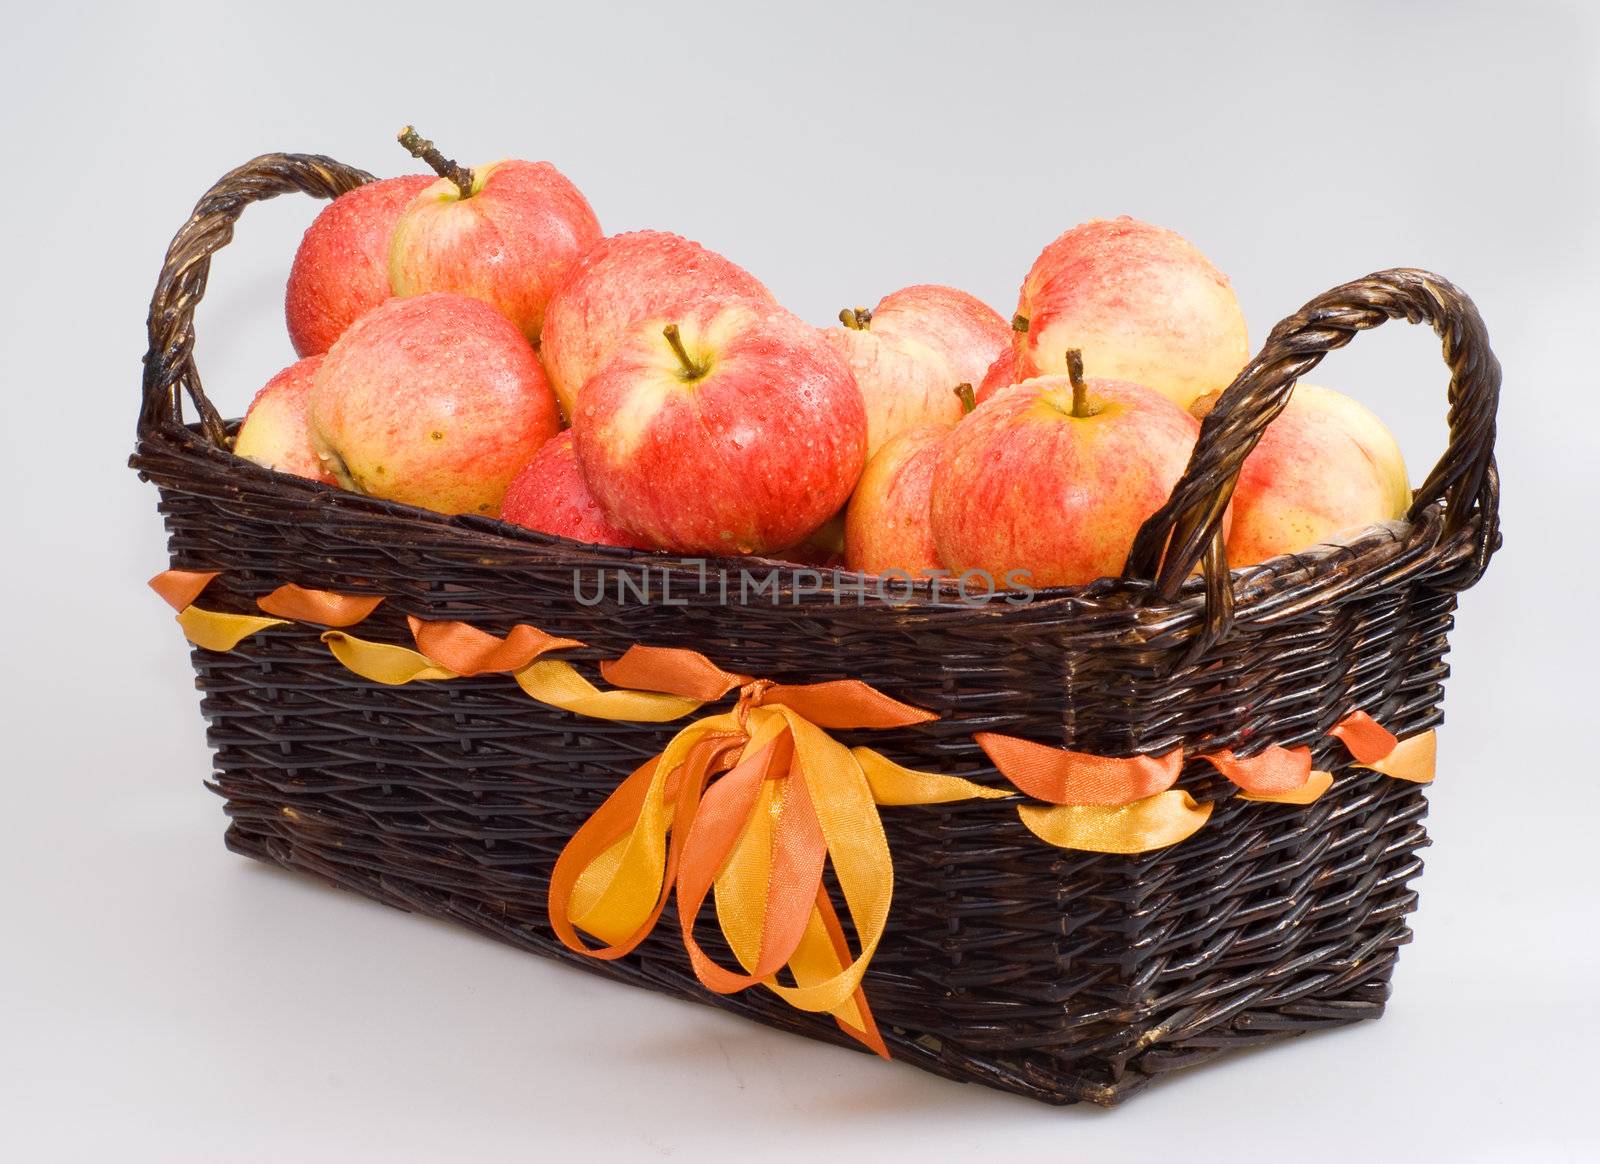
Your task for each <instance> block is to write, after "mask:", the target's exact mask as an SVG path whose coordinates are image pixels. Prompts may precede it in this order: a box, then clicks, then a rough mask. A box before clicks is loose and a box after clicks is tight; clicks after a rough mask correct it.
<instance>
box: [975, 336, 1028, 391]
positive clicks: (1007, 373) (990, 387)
mask: <svg viewBox="0 0 1600 1164" xmlns="http://www.w3.org/2000/svg"><path fill="white" fill-rule="evenodd" d="M1026 378H1027V377H1025V376H1019V375H1018V374H1017V353H1016V352H1015V351H1014V350H1012V349H1011V348H1007V349H1006V350H1005V351H1003V352H1001V353H1000V354H999V355H998V356H996V357H995V358H994V363H992V364H990V365H989V370H988V371H986V372H985V373H984V374H983V379H982V380H980V381H979V382H978V390H977V392H976V393H975V397H976V399H977V402H978V403H979V404H982V403H983V402H984V401H985V400H987V399H989V397H991V396H993V395H994V394H995V393H996V392H998V391H1000V389H1002V388H1009V387H1011V385H1013V384H1015V383H1016V382H1017V381H1018V380H1023V379H1026Z"/></svg>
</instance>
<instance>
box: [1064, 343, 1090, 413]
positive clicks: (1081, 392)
mask: <svg viewBox="0 0 1600 1164" xmlns="http://www.w3.org/2000/svg"><path fill="white" fill-rule="evenodd" d="M1067 379H1069V380H1071V381H1072V415H1073V416H1076V417H1078V418H1079V419H1080V420H1081V419H1083V418H1084V417H1086V416H1089V415H1090V412H1089V385H1088V384H1086V383H1084V380H1083V353H1082V352H1081V351H1079V350H1078V349H1077V348H1070V349H1068V351H1067Z"/></svg>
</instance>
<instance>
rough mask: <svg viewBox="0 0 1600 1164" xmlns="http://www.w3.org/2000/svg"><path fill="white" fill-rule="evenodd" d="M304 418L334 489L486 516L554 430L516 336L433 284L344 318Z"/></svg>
mask: <svg viewBox="0 0 1600 1164" xmlns="http://www.w3.org/2000/svg"><path fill="white" fill-rule="evenodd" d="M310 416H311V439H312V441H313V443H314V444H315V446H316V448H317V452H318V454H319V455H320V456H321V457H322V459H323V462H324V463H325V464H326V465H327V466H328V468H329V469H330V471H331V472H332V473H333V475H334V476H335V477H336V478H337V479H338V481H339V483H340V484H341V485H343V486H344V487H345V488H347V489H354V490H356V491H357V492H359V493H365V494H368V495H370V496H373V497H382V498H385V499H387V500H389V501H399V502H404V503H405V504H407V505H420V506H422V507H424V508H427V509H434V510H438V511H439V512H440V513H485V514H491V515H492V514H496V513H498V512H499V511H500V500H501V498H502V497H503V496H504V495H505V491H506V486H507V485H509V484H510V482H511V478H512V477H514V476H515V475H516V474H517V471H518V470H520V469H521V468H522V467H523V466H524V465H526V464H527V463H528V461H529V459H531V458H532V456H533V454H534V453H535V452H537V451H538V449H539V446H540V445H542V444H544V442H545V441H547V440H549V439H550V438H551V437H552V436H554V435H555V434H556V432H557V431H558V430H559V429H560V427H561V413H560V410H559V409H558V408H557V407H556V398H555V394H554V393H553V392H551V391H550V385H549V383H548V382H547V381H546V380H545V377H544V369H542V368H541V367H540V366H539V358H538V357H537V356H536V355H534V352H533V348H532V347H531V346H529V344H528V341H527V340H526V339H524V338H523V336H522V333H521V332H520V331H518V330H517V329H516V327H515V326H514V325H513V324H512V323H511V322H510V321H509V320H507V319H506V318H505V316H503V315H501V314H500V313H499V312H498V311H496V310H495V309H494V308H492V307H490V306H489V305H488V304H486V303H482V302H480V301H479V300H476V299H469V298H467V297H466V296H464V295H450V294H446V293H444V292H433V293H431V294H426V295H416V296H411V297H407V298H395V299H390V300H388V301H387V302H385V303H382V304H380V305H379V306H377V307H375V308H374V309H373V310H371V311H369V312H368V313H367V314H366V315H363V316H362V317H361V318H360V319H358V320H356V322H355V323H353V324H351V325H350V329H349V330H348V331H346V332H345V333H344V334H343V335H342V336H340V337H339V340H338V342H337V343H335V344H334V345H333V348H332V350H330V351H329V352H328V354H327V355H326V356H324V357H323V361H322V366H321V367H320V368H319V369H317V375H316V379H315V382H314V383H313V384H312V387H311V401H310Z"/></svg>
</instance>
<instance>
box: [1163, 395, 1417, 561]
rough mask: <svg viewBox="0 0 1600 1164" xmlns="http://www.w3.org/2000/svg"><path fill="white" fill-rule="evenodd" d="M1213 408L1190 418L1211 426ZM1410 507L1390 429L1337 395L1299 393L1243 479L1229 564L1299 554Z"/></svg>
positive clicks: (1206, 401)
mask: <svg viewBox="0 0 1600 1164" xmlns="http://www.w3.org/2000/svg"><path fill="white" fill-rule="evenodd" d="M1214 403H1215V394H1212V395H1208V396H1204V397H1202V398H1201V399H1200V400H1198V401H1196V402H1195V404H1194V406H1193V408H1192V409H1191V411H1192V412H1194V413H1195V414H1196V415H1198V416H1201V417H1204V416H1205V414H1206V413H1207V412H1209V411H1210V409H1211V406H1212V404H1214ZM1410 507H1411V486H1410V484H1409V481H1408V478H1407V476H1406V464H1405V458H1404V457H1402V456H1401V454H1400V446H1399V445H1398V444H1397V443H1396V442H1395V439H1394V435H1393V434H1392V433H1390V432H1389V430H1388V429H1387V428H1386V427H1385V426H1384V423H1383V421H1381V420H1379V419H1378V418H1377V417H1376V416H1375V415H1373V413H1372V412H1371V411H1370V410H1369V409H1367V408H1366V407H1364V406H1363V405H1361V404H1360V403H1358V402H1357V401H1355V400H1352V399H1350V397H1348V396H1345V395H1344V394H1342V393H1339V392H1335V391H1333V390H1332V389H1331V388H1321V387H1318V386H1317V385H1315V384H1305V383H1300V384H1296V385H1295V388H1294V392H1293V394H1292V395H1291V396H1290V397H1289V403H1288V404H1287V405H1286V406H1285V407H1284V410H1283V411H1282V412H1280V413H1279V414H1278V415H1277V417H1276V418H1274V420H1273V421H1272V423H1271V424H1269V425H1268V426H1267V428H1266V431H1265V432H1263V433H1262V434H1261V439H1260V440H1259V441H1258V442H1257V443H1256V447H1255V448H1254V449H1252V450H1251V451H1250V455H1249V456H1248V457H1246V458H1245V462H1244V465H1243V467H1242V468H1241V469H1240V471H1239V481H1238V484H1237V485H1236V486H1235V487H1234V491H1233V525H1232V528H1231V529H1230V530H1229V532H1228V539H1227V548H1228V565H1229V566H1253V565H1255V564H1256V563H1258V562H1264V561H1266V560H1267V559H1268V558H1273V557H1276V556H1277V555H1279V554H1292V553H1296V552H1298V551H1300V550H1303V549H1306V548H1307V547H1309V546H1314V545H1318V544H1320V543H1322V542H1328V541H1333V540H1335V539H1336V538H1337V537H1338V536H1339V535H1341V534H1345V533H1351V532H1354V531H1355V530H1358V529H1363V528H1365V527H1366V526H1369V525H1375V524H1377V523H1379V522H1384V521H1390V520H1393V519H1394V518H1398V517H1404V516H1405V514H1406V510H1408V509H1409V508H1410Z"/></svg>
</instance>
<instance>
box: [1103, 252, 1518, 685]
mask: <svg viewBox="0 0 1600 1164" xmlns="http://www.w3.org/2000/svg"><path fill="white" fill-rule="evenodd" d="M1391 319H1404V320H1406V321H1408V322H1410V323H1421V322H1423V321H1424V320H1425V321H1427V322H1428V323H1430V324H1432V325H1433V330H1434V331H1435V332H1437V333H1438V334H1439V338H1440V339H1441V340H1442V341H1443V345H1444V359H1445V363H1447V364H1448V365H1449V366H1450V414H1449V421H1450V442H1449V444H1448V445H1447V446H1446V448H1445V451H1444V454H1443V456H1441V457H1440V458H1439V463H1438V464H1437V465H1435V466H1434V468H1433V472H1432V473H1430V474H1428V478H1427V480H1426V481H1424V482H1423V483H1422V486H1421V488H1419V489H1418V490H1417V491H1416V493H1415V495H1414V500H1413V501H1412V504H1411V509H1410V512H1409V513H1408V514H1407V517H1408V518H1410V519H1411V520H1415V519H1416V518H1417V517H1418V516H1420V515H1421V514H1422V512H1423V511H1424V510H1426V509H1427V508H1428V507H1429V506H1431V505H1434V504H1435V503H1437V502H1439V501H1441V500H1442V501H1443V502H1444V503H1445V523H1444V530H1445V534H1446V536H1448V535H1450V534H1454V533H1457V532H1459V531H1460V530H1462V529H1465V528H1466V527H1467V526H1468V525H1469V524H1470V523H1471V522H1472V521H1473V520H1474V518H1476V519H1477V521H1478V533H1477V540H1476V543H1475V547H1474V552H1473V555H1472V558H1471V561H1470V562H1469V563H1468V564H1467V566H1466V567H1465V570H1466V573H1465V575H1464V576H1463V577H1462V578H1461V579H1460V580H1459V581H1460V584H1461V585H1462V586H1463V587H1465V586H1469V585H1471V584H1472V583H1473V582H1475V581H1477V580H1478V578H1479V577H1480V576H1481V575H1482V574H1483V570H1484V568H1485V567H1486V566H1487V565H1488V560H1489V556H1490V554H1492V553H1493V552H1494V549H1495V547H1496V546H1497V545H1498V542H1499V522H1500V514H1499V510H1500V484H1499V477H1498V475H1497V473H1496V471H1495V464H1494V437H1495V410H1496V408H1497V406H1498V404H1499V399H1500V362H1499V361H1498V360H1496V359H1495V356H1494V352H1492V351H1491V350H1490V348H1489V337H1488V334H1487V332H1486V331H1485V330H1484V326H1483V320H1482V319H1481V318H1480V317H1479V315H1478V309H1477V308H1476V307H1475V306H1473V303H1472V300H1470V299H1468V298H1467V296H1466V295H1465V294H1463V293H1462V292H1461V291H1460V289H1458V288H1457V287H1455V286H1454V285H1453V284H1451V283H1450V282H1448V281H1447V280H1445V279H1442V278H1440V277H1439V276H1438V275H1433V274H1430V273H1429V272H1427V271H1418V270H1410V269H1400V270H1393V271H1379V272H1377V273H1375V274H1372V275H1368V276H1367V277H1366V278H1364V279H1357V280H1355V281H1354V282H1351V283H1346V284H1344V285H1343V286H1342V287H1335V288H1334V289H1333V290H1331V291H1327V292H1325V293H1323V294H1322V295H1319V296H1317V297H1316V298H1315V299H1313V300H1312V301H1311V302H1310V303H1307V304H1306V305H1305V306H1304V307H1302V308H1301V309H1300V310H1299V311H1297V312H1296V313H1295V314H1293V315H1291V316H1290V317H1289V318H1287V319H1285V320H1284V321H1283V322H1281V323H1279V324H1278V326H1276V327H1275V328H1273V329H1272V334H1271V335H1269V336H1268V337H1267V342H1266V343H1265V344H1263V345H1262V348H1261V352H1260V354H1258V355H1257V356H1256V357H1255V359H1253V360H1251V361H1250V363H1249V364H1247V365H1246V366H1245V368H1244V370H1243V371H1242V372H1240V373H1239V375H1238V377H1237V378H1236V379H1235V380H1234V382H1233V383H1232V384H1231V385H1229V387H1228V389H1227V390H1226V391H1225V392H1223V394H1222V395H1221V397H1220V398H1218V400H1217V403H1216V406H1215V407H1214V408H1213V409H1212V410H1211V413H1210V414H1209V415H1208V416H1207V417H1206V419H1205V421H1204V422H1203V423H1202V424H1201V426H1200V439H1199V440H1198V441H1197V442H1196V444H1195V448H1194V453H1193V454H1192V455H1191V456H1190V458H1189V465H1188V468H1186V469H1185V470H1184V473H1183V477H1182V478H1181V479H1180V480H1179V481H1178V484H1177V485H1176V486H1175V487H1174V488H1173V490H1172V496H1171V497H1169V498H1168V499H1167V502H1166V504H1165V505H1163V506H1162V507H1161V508H1160V509H1158V510H1157V511H1156V512H1155V513H1154V514H1152V515H1151V516H1150V519H1149V520H1148V521H1146V522H1145V523H1144V525H1143V526H1142V527H1141V528H1140V530H1139V534H1138V537H1137V538H1135V540H1134V543H1133V549H1132V551H1131V552H1130V553H1129V555H1128V564H1127V567H1126V569H1125V570H1124V574H1125V575H1126V576H1127V577H1129V578H1143V579H1150V580H1153V581H1154V583H1155V586H1154V596H1155V597H1157V598H1159V599H1161V600H1164V601H1171V600H1172V599H1173V598H1174V597H1175V596H1176V595H1177V592H1178V590H1179V588H1181V587H1182V585H1183V583H1184V581H1185V580H1186V579H1187V578H1188V577H1189V576H1190V574H1191V573H1193V571H1194V568H1195V566H1196V565H1199V566H1201V568H1202V570H1203V572H1204V576H1205V593H1206V599H1205V624H1204V626H1203V627H1202V629H1201V632H1200V635H1199V637H1198V640H1197V642H1196V643H1195V644H1194V647H1193V648H1192V650H1191V654H1190V657H1191V658H1193V657H1195V656H1197V655H1198V654H1199V653H1201V652H1203V651H1205V650H1206V649H1207V648H1209V647H1210V646H1212V645H1214V644H1215V643H1217V642H1219V641H1221V640H1222V639H1223V638H1225V637H1226V636H1227V634H1228V632H1229V630H1230V629H1231V627H1232V623H1233V591H1232V588H1231V585H1230V581H1229V576H1228V561H1227V554H1226V553H1225V551H1224V550H1223V545H1222V516H1223V513H1224V511H1225V510H1226V509H1227V507H1228V503H1229V501H1230V500H1232V498H1233V490H1234V486H1235V485H1236V484H1237V482H1238V479H1239V469H1240V466H1241V465H1243V464H1244V460H1245V458H1246V457H1247V456H1249V455H1250V451H1251V450H1252V449H1254V448H1255V446H1256V442H1257V441H1258V440H1260V439H1261V434H1262V433H1263V432H1264V431H1265V430H1266V427H1267V425H1268V424H1270V423H1271V422H1272V420H1273V418H1275V417H1276V416H1277V415H1278V414H1279V413H1280V412H1282V411H1283V409H1284V406H1285V405H1286V404H1288V403H1289V395H1290V393H1291V392H1293V391H1294V385H1295V381H1296V380H1298V379H1299V378H1300V377H1301V376H1303V375H1305V374H1306V373H1307V372H1309V371H1311V369H1313V368H1315V367H1316V366H1317V364H1318V363H1320V362H1321V361H1322V357H1323V356H1325V355H1327V354H1328V353H1329V352H1331V351H1334V350H1335V349H1338V348H1342V347H1344V345H1345V344H1347V343H1349V342H1350V341H1351V340H1352V339H1354V338H1355V335H1356V333H1357V332H1361V331H1366V330H1368V329H1369V328H1374V327H1377V326H1378V325H1379V324H1381V323H1384V322H1386V321H1388V320H1391Z"/></svg>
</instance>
